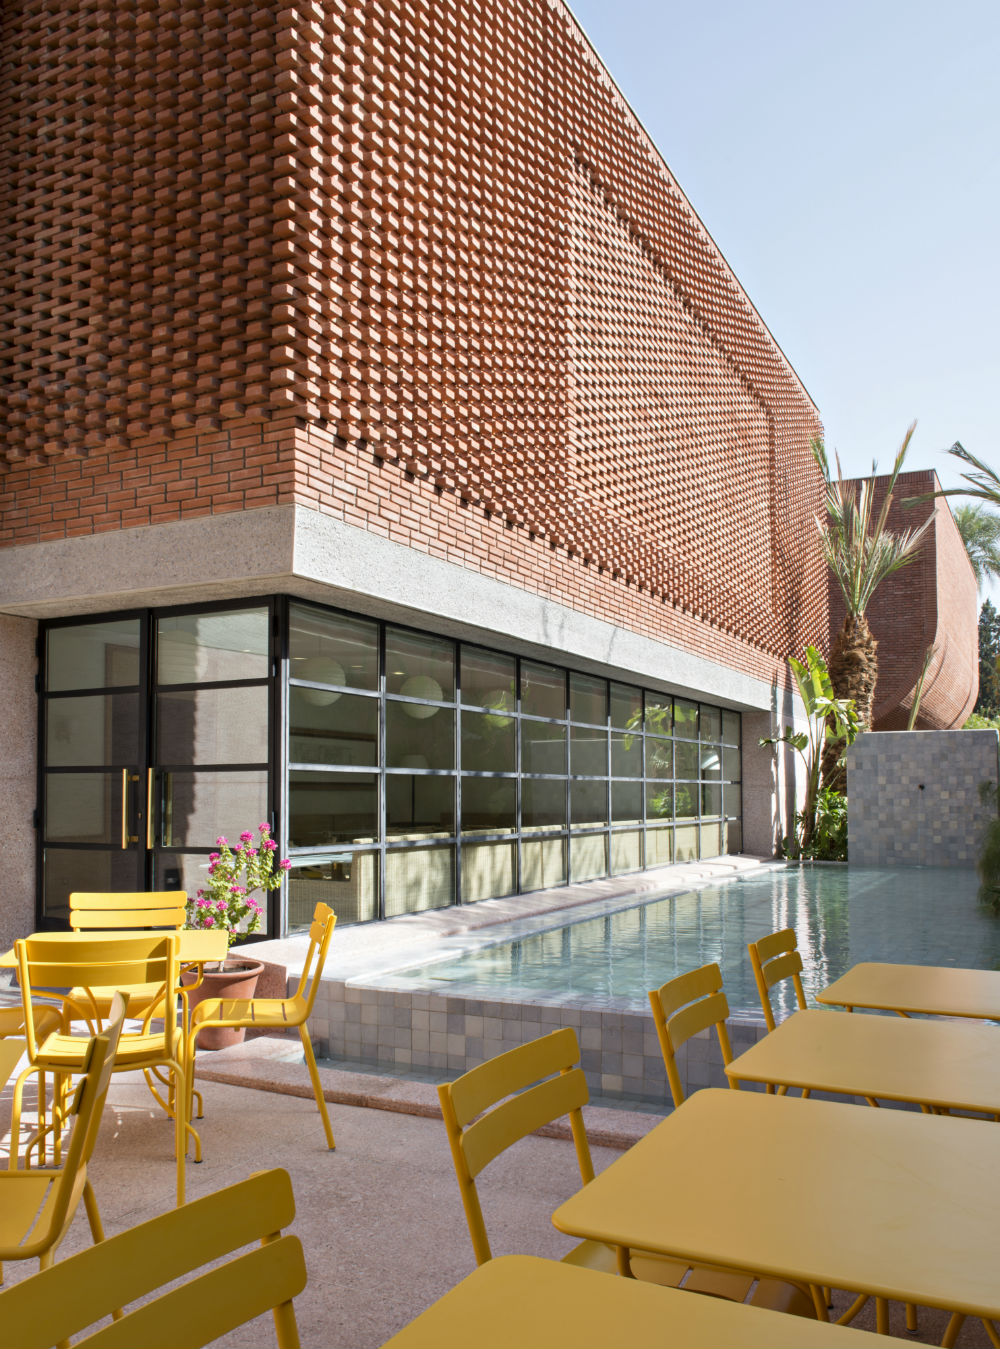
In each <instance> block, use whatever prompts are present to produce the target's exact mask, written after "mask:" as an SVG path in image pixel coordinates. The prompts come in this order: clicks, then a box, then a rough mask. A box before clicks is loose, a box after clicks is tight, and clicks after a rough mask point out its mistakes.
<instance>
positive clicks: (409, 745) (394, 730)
mask: <svg viewBox="0 0 1000 1349" xmlns="http://www.w3.org/2000/svg"><path fill="white" fill-rule="evenodd" d="M385 742H386V743H385V761H386V766H387V767H389V768H445V769H448V768H454V767H455V713H454V711H453V710H452V709H451V708H446V707H428V706H426V705H424V704H420V703H394V702H389V703H386V708H385Z"/></svg>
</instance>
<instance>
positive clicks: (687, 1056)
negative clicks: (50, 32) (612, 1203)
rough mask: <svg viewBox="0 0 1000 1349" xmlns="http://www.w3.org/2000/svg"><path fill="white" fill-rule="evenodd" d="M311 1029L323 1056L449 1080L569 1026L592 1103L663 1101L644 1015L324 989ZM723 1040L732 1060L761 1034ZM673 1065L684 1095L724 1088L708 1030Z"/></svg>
mask: <svg viewBox="0 0 1000 1349" xmlns="http://www.w3.org/2000/svg"><path fill="white" fill-rule="evenodd" d="M309 1024H310V1029H311V1031H312V1033H313V1037H314V1039H316V1040H318V1041H319V1047H320V1052H321V1053H322V1054H324V1055H328V1056H330V1057H334V1058H338V1059H354V1060H357V1061H358V1062H361V1063H371V1064H386V1065H393V1066H395V1067H405V1068H429V1069H433V1070H434V1071H436V1072H440V1071H442V1070H445V1071H448V1072H454V1073H455V1074H456V1075H457V1074H459V1073H464V1072H465V1071H467V1069H469V1068H474V1067H475V1066H476V1065H477V1064H479V1063H483V1062H485V1060H487V1059H490V1058H493V1057H494V1056H495V1055H497V1054H502V1053H504V1052H505V1051H506V1050H508V1049H513V1048H514V1047H515V1046H516V1045H520V1044H525V1043H527V1042H528V1041H529V1040H535V1039H537V1038H538V1037H539V1036H540V1035H547V1034H548V1033H549V1032H550V1031H554V1030H559V1029H560V1028H561V1027H562V1026H571V1027H572V1028H573V1029H574V1030H575V1031H576V1033H577V1037H578V1038H579V1041H580V1051H581V1066H582V1067H583V1070H584V1072H585V1073H586V1076H587V1081H588V1083H589V1086H590V1090H591V1092H592V1093H593V1094H595V1095H596V1094H600V1095H602V1096H616V1095H620V1096H626V1097H630V1098H633V1099H642V1100H650V1101H664V1102H667V1103H669V1101H670V1091H669V1087H668V1085H667V1077H666V1072H665V1070H664V1067H663V1058H662V1056H661V1054H660V1046H659V1041H658V1040H657V1038H656V1029H655V1026H654V1024H653V1018H652V1015H651V1014H650V1015H643V1014H642V1013H639V1012H616V1011H608V1010H606V1009H601V1010H594V1009H590V1008H586V1007H573V1006H565V1005H560V1004H558V1003H555V1002H552V1003H525V1002H497V1001H485V1000H479V999H474V998H465V997H455V996H452V995H445V994H438V993H416V992H409V991H407V992H399V991H397V990H392V989H381V988H368V987H356V986H351V985H350V984H345V983H342V982H337V981H327V980H324V981H323V982H322V984H321V986H320V990H319V993H318V995H317V999H316V1005H315V1009H314V1012H313V1015H312V1017H311V1018H310V1023H309ZM729 1033H730V1039H731V1040H732V1046H733V1053H734V1054H735V1055H738V1054H741V1053H743V1051H744V1050H746V1049H749V1048H750V1046H751V1045H752V1044H755V1043H756V1042H757V1041H758V1040H759V1039H761V1038H762V1037H763V1036H764V1035H765V1034H766V1029H765V1027H764V1025H763V1023H761V1024H760V1025H756V1024H752V1023H747V1022H730V1024H729ZM677 1063H678V1070H679V1072H680V1076H681V1082H682V1083H683V1085H684V1088H685V1091H688V1092H690V1091H695V1090H696V1089H697V1088H699V1087H709V1086H712V1087H722V1086H726V1085H727V1078H726V1075H725V1072H724V1071H723V1067H722V1055H721V1053H720V1051H719V1044H718V1039H717V1037H716V1036H715V1033H714V1031H713V1032H707V1031H706V1032H704V1033H702V1034H700V1035H697V1036H694V1037H692V1039H691V1040H689V1041H688V1043H687V1044H686V1045H684V1046H682V1048H681V1050H680V1052H679V1053H678V1055H677Z"/></svg>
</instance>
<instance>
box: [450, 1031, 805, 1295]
mask: <svg viewBox="0 0 1000 1349" xmlns="http://www.w3.org/2000/svg"><path fill="white" fill-rule="evenodd" d="M579 1060H580V1049H579V1044H578V1042H577V1038H576V1033H575V1031H573V1030H572V1029H571V1028H569V1027H565V1028H564V1029H563V1030H557V1031H553V1032H552V1034H551V1035H544V1036H542V1038H541V1039H539V1040H532V1041H531V1042H530V1043H528V1044H525V1045H519V1046H518V1047H517V1048H516V1049H511V1050H508V1052H507V1053H506V1054H500V1055H498V1056H497V1057H496V1058H494V1059H490V1060H488V1061H487V1062H486V1063H483V1064H480V1065H479V1067H477V1068H472V1069H470V1070H469V1072H467V1073H465V1074H463V1076H462V1077H459V1078H456V1080H455V1081H454V1082H445V1083H443V1084H442V1085H441V1086H439V1087H438V1096H439V1098H440V1101H441V1113H442V1114H443V1116H444V1123H445V1129H446V1130H447V1133H448V1141H449V1143H450V1144H451V1155H452V1160H453V1161H454V1163H455V1172H456V1174H457V1176H458V1185H459V1190H460V1192H461V1196H462V1204H463V1206H464V1208H465V1217H466V1221H467V1222H468V1225H469V1235H470V1236H471V1238H472V1249H473V1251H474V1252H475V1256H476V1263H477V1264H480V1265H481V1264H484V1263H485V1262H486V1261H487V1260H489V1259H491V1258H492V1252H491V1250H490V1243H489V1238H488V1237H487V1235H486V1224H485V1222H484V1219H483V1211H482V1206H481V1205H480V1202H479V1194H478V1191H477V1189H476V1177H477V1176H479V1175H480V1174H481V1172H482V1171H483V1170H484V1169H485V1167H487V1166H488V1165H489V1163H490V1162H492V1161H493V1160H494V1159H495V1158H496V1157H498V1156H499V1155H500V1153H502V1152H504V1151H506V1149H507V1148H509V1147H511V1146H512V1145H513V1144H514V1143H516V1142H518V1141H519V1140H520V1139H522V1138H525V1137H527V1135H528V1134H530V1133H534V1131H535V1130H536V1129H539V1128H541V1126H542V1125H543V1124H549V1123H551V1122H552V1121H553V1120H556V1119H559V1118H561V1117H562V1116H563V1115H568V1116H569V1124H570V1129H571V1131H572V1134H573V1142H574V1145H575V1147H576V1160H577V1165H578V1166H579V1168H580V1179H581V1180H582V1182H583V1184H584V1185H588V1184H589V1183H590V1181H592V1180H593V1179H594V1167H593V1162H592V1161H591V1156H590V1146H589V1144H588V1142H587V1131H586V1128H585V1126H584V1122H583V1106H584V1105H586V1103H587V1101H588V1099H589V1097H588V1092H587V1079H586V1078H585V1077H584V1075H583V1072H582V1070H581V1069H580V1067H579ZM563 1260H564V1262H565V1263H567V1264H572V1265H580V1266H583V1267H584V1268H587V1269H595V1270H600V1271H603V1272H605V1273H609V1274H613V1273H624V1274H629V1275H632V1276H634V1277H635V1278H638V1279H643V1280H645V1281H647V1282H649V1283H657V1284H661V1285H664V1286H666V1287H670V1288H677V1287H684V1288H685V1289H687V1290H689V1291H691V1292H705V1293H711V1294H712V1295H714V1296H717V1297H733V1298H735V1300H737V1301H743V1300H744V1299H745V1298H747V1296H748V1294H750V1293H751V1292H752V1296H751V1297H750V1299H749V1300H750V1301H752V1302H753V1303H755V1304H756V1305H758V1306H759V1305H767V1306H771V1307H775V1306H779V1307H781V1309H783V1310H787V1311H795V1312H797V1313H798V1314H800V1315H803V1316H809V1317H812V1316H815V1310H814V1308H813V1303H812V1299H811V1298H810V1297H807V1296H803V1295H802V1293H801V1292H800V1290H798V1289H792V1288H791V1285H785V1284H782V1285H777V1284H776V1283H775V1281H773V1280H767V1281H765V1280H762V1281H761V1282H760V1284H758V1285H756V1287H755V1286H754V1285H755V1281H754V1278H753V1276H751V1275H746V1276H743V1275H741V1274H734V1273H732V1272H730V1271H728V1270H715V1269H711V1268H709V1267H706V1266H691V1265H690V1264H688V1262H687V1261H684V1260H670V1259H666V1258H665V1257H663V1256H660V1255H657V1254H655V1253H654V1252H651V1251H631V1252H628V1253H625V1252H622V1253H621V1254H619V1252H618V1251H617V1250H615V1249H614V1248H613V1247H611V1246H605V1245H604V1244H603V1242H599V1241H581V1242H580V1243H579V1244H578V1245H577V1246H575V1247H574V1248H573V1250H571V1251H570V1252H569V1254H568V1255H565V1256H563ZM734 1280H738V1281H739V1287H738V1288H737V1286H736V1283H735V1282H734ZM772 1283H775V1288H774V1289H771V1288H770V1287H767V1288H765V1284H767V1285H770V1284H772ZM762 1288H764V1289H765V1291H764V1293H761V1292H760V1290H761V1289H762ZM778 1288H781V1289H786V1290H789V1293H790V1294H792V1293H793V1294H794V1297H793V1296H790V1295H789V1296H788V1297H786V1298H784V1300H782V1299H781V1298H780V1297H772V1300H769V1301H767V1302H766V1304H765V1303H763V1302H762V1300H761V1299H762V1298H763V1297H765V1296H767V1295H768V1294H769V1293H770V1294H775V1293H776V1292H777V1289H778Z"/></svg>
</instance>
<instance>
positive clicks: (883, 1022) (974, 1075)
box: [726, 1011, 1000, 1114]
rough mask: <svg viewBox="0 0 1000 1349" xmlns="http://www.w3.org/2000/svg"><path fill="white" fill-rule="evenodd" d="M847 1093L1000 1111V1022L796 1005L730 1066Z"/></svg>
mask: <svg viewBox="0 0 1000 1349" xmlns="http://www.w3.org/2000/svg"><path fill="white" fill-rule="evenodd" d="M726 1072H727V1074H728V1075H729V1077H731V1078H736V1079H738V1080H739V1081H741V1082H773V1083H775V1084H776V1085H778V1086H788V1087H811V1088H813V1089H814V1090H816V1091H831V1092H841V1093H843V1094H845V1095H848V1096H874V1097H878V1098H881V1099H882V1100H887V1101H918V1102H920V1103H923V1104H927V1105H933V1106H941V1107H951V1108H952V1109H955V1110H981V1111H986V1112H987V1113H990V1114H992V1113H995V1112H997V1111H1000V1028H998V1027H996V1026H979V1025H969V1024H965V1023H962V1022H955V1021H910V1020H903V1019H901V1018H899V1017H888V1016H864V1015H859V1016H845V1015H844V1014H843V1013H838V1012H822V1011H806V1012H794V1013H793V1014H792V1015H791V1016H790V1017H789V1018H788V1020H787V1021H782V1022H781V1024H780V1025H778V1026H777V1027H776V1028H775V1029H774V1030H773V1031H771V1033H770V1034H769V1035H766V1036H765V1037H764V1039H763V1040H759V1041H758V1042H757V1044H755V1045H753V1046H752V1047H751V1048H750V1049H748V1050H747V1051H746V1053H745V1054H741V1055H740V1056H739V1058H737V1059H734V1060H733V1062H732V1063H731V1064H730V1065H729V1067H728V1068H727V1069H726Z"/></svg>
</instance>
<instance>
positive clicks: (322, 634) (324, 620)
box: [288, 604, 378, 706]
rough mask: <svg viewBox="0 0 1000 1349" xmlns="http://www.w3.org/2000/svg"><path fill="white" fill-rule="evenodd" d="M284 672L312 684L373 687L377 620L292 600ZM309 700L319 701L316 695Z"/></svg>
mask: <svg viewBox="0 0 1000 1349" xmlns="http://www.w3.org/2000/svg"><path fill="white" fill-rule="evenodd" d="M288 673H289V676H290V677H291V678H292V679H302V680H306V681H308V682H309V683H313V684H321V685H339V686H341V687H344V688H352V689H367V690H371V691H374V690H376V689H377V688H378V624H377V623H372V622H369V621H367V620H365V619H363V618H353V617H350V616H348V615H346V614H328V613H323V612H322V611H321V610H319V609H312V608H310V607H309V606H307V605H302V604H293V605H292V606H291V608H290V610H289V619H288ZM321 691H322V690H317V692H321ZM329 701H330V702H332V701H333V699H329ZM313 702H314V704H315V705H316V706H321V705H322V702H321V699H320V698H319V697H316V698H314V699H313Z"/></svg>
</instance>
